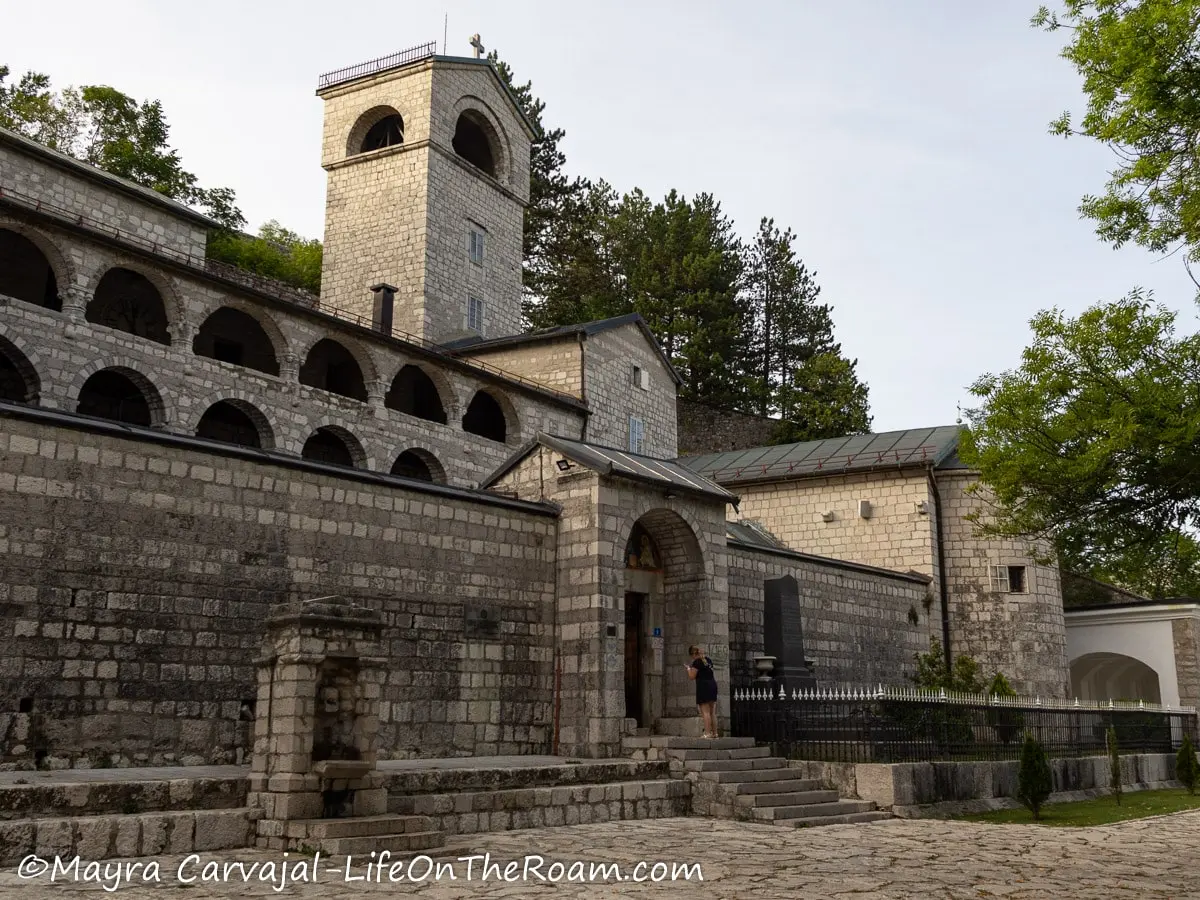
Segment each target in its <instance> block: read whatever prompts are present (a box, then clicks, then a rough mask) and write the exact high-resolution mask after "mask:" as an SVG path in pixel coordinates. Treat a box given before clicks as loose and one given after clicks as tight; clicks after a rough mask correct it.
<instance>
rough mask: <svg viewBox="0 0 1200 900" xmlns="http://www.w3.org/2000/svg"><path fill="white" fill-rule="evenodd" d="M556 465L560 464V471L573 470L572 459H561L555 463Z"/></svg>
mask: <svg viewBox="0 0 1200 900" xmlns="http://www.w3.org/2000/svg"><path fill="white" fill-rule="evenodd" d="M555 465H556V466H558V471H560V472H570V471H571V461H570V460H569V459H560V460H559V461H558V462H556V463H555Z"/></svg>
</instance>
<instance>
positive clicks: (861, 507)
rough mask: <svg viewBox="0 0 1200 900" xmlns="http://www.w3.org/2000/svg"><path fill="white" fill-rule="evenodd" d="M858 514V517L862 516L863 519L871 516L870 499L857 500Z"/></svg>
mask: <svg viewBox="0 0 1200 900" xmlns="http://www.w3.org/2000/svg"><path fill="white" fill-rule="evenodd" d="M858 515H859V517H860V518H863V519H869V518H871V501H870V500H859V501H858Z"/></svg>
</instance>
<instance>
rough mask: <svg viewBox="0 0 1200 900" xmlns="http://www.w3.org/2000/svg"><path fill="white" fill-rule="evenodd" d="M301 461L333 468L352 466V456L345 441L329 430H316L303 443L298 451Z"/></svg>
mask: <svg viewBox="0 0 1200 900" xmlns="http://www.w3.org/2000/svg"><path fill="white" fill-rule="evenodd" d="M300 456H301V457H302V458H303V459H311V460H314V461H316V462H323V463H330V464H332V465H335V466H353V465H354V454H353V453H351V452H350V446H349V445H348V444H347V443H346V441H345V440H344V439H343V438H342V437H341V435H339V434H337V432H335V431H333V430H331V429H329V428H318V429H317V430H316V431H315V432H313V435H312V437H310V438H309V439H308V440H307V441H305V442H304V449H302V450H301V451H300Z"/></svg>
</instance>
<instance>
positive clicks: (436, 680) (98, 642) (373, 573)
mask: <svg viewBox="0 0 1200 900" xmlns="http://www.w3.org/2000/svg"><path fill="white" fill-rule="evenodd" d="M2 424H3V427H2V428H0V523H2V524H0V763H3V764H6V765H20V766H33V765H34V764H35V763H39V764H41V765H44V766H49V765H53V766H60V765H69V764H72V763H74V764H77V765H87V764H91V765H109V764H112V765H131V764H143V765H145V764H165V763H171V762H175V763H225V762H233V761H236V760H238V759H240V758H242V756H243V755H244V753H245V751H246V750H247V748H248V744H247V738H248V735H247V726H248V724H249V719H251V718H252V717H253V711H252V708H251V706H252V699H253V698H254V697H255V672H254V668H253V661H254V659H255V657H256V655H257V653H258V652H259V649H260V646H261V640H262V624H263V620H264V617H265V615H266V612H267V609H268V607H269V606H270V605H271V604H274V603H279V602H286V601H290V600H297V599H308V598H312V597H316V596H325V595H331V594H341V595H344V596H347V597H351V598H353V599H354V600H356V601H357V602H358V603H360V604H363V605H367V606H370V607H373V608H375V609H377V610H379V611H380V612H381V613H382V616H383V619H384V622H385V625H386V630H385V632H384V636H383V640H384V643H385V646H386V648H387V653H388V656H389V657H390V664H389V673H388V676H387V681H386V684H385V686H384V696H383V702H382V704H381V707H382V708H381V720H382V722H381V753H380V755H381V757H382V758H389V757H392V758H395V757H409V756H446V755H455V754H472V753H474V754H489V753H544V752H546V751H547V750H548V748H549V741H550V725H551V721H552V715H553V711H552V708H551V707H552V702H551V697H552V690H553V678H552V672H553V646H554V640H553V604H554V580H555V533H556V522H555V519H554V517H553V513H552V511H550V510H548V509H545V508H539V507H535V506H531V505H523V504H519V503H512V502H508V501H503V500H500V499H498V498H497V499H489V498H487V497H486V496H485V495H479V494H476V495H470V494H467V493H466V492H461V491H455V490H454V489H448V488H437V487H434V486H429V487H428V488H425V489H422V488H421V487H419V486H413V485H405V484H398V483H395V482H391V481H389V480H388V479H386V478H382V477H378V476H372V475H371V474H369V473H361V474H357V475H356V474H355V473H347V474H346V475H341V474H339V473H338V472H337V471H336V470H335V469H332V468H330V467H321V466H319V465H316V464H311V463H307V462H303V461H295V462H291V463H270V464H264V463H262V462H261V461H258V460H256V459H254V458H253V454H251V453H249V452H245V453H243V452H240V451H237V450H234V449H231V450H230V451H229V453H228V454H217V453H214V452H212V451H210V450H206V449H204V448H203V447H202V446H200V445H198V444H196V443H195V442H192V441H190V440H188V439H184V438H176V437H172V436H169V435H155V434H153V433H151V432H149V431H146V432H144V433H141V432H137V431H135V430H131V429H128V428H122V427H120V426H110V425H108V424H107V423H103V422H93V423H91V424H86V423H82V422H80V421H79V420H71V418H69V417H62V416H56V415H55V414H52V413H44V412H39V411H29V412H27V413H22V412H17V411H15V410H13V409H12V408H8V409H7V411H6V412H5V413H4V418H3V422H2ZM464 604H477V605H482V606H486V607H489V608H490V609H491V611H492V614H493V616H494V617H495V618H498V620H499V626H498V630H497V631H495V632H494V633H484V632H478V633H475V636H471V635H469V634H467V633H466V632H465V629H464V614H465V611H464Z"/></svg>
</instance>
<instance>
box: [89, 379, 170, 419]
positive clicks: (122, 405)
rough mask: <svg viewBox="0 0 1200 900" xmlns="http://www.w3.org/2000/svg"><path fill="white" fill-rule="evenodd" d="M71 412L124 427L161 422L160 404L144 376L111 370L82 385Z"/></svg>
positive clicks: (156, 393) (155, 392) (153, 389)
mask: <svg viewBox="0 0 1200 900" xmlns="http://www.w3.org/2000/svg"><path fill="white" fill-rule="evenodd" d="M75 411H76V412H77V413H80V414H81V415H85V416H95V417H96V418H99V419H110V420H112V421H114V422H124V423H125V424H126V425H143V426H150V425H157V424H159V423H160V422H161V421H162V411H163V404H162V398H161V397H160V396H159V394H158V391H157V390H156V389H155V387H154V385H152V384H151V383H150V381H149V379H147V378H146V377H145V376H144V375H141V374H139V373H137V372H134V371H133V370H132V369H125V368H119V367H114V368H111V369H101V370H100V371H99V372H97V373H96V374H94V375H92V376H91V377H90V378H88V380H87V381H85V382H84V383H83V387H82V388H80V390H79V401H78V403H77V404H76V406H75Z"/></svg>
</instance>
